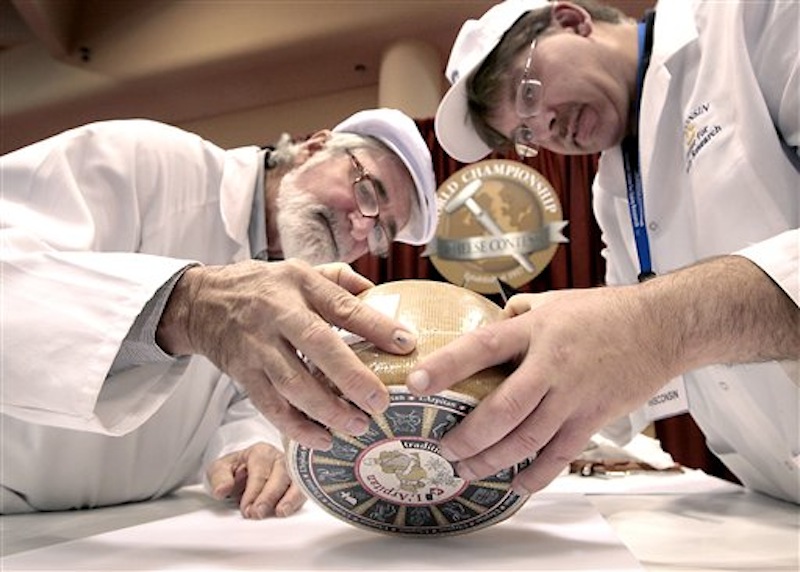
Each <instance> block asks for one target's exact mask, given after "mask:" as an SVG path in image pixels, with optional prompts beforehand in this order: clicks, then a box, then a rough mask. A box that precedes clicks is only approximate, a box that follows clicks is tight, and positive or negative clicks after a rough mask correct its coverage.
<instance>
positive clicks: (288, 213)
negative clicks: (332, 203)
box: [276, 180, 340, 266]
mask: <svg viewBox="0 0 800 572" xmlns="http://www.w3.org/2000/svg"><path fill="white" fill-rule="evenodd" d="M276 204H277V207H278V215H277V218H276V223H277V226H278V233H279V234H280V237H281V250H282V251H283V257H284V258H299V259H301V260H304V261H306V262H308V263H309V264H311V265H314V266H315V265H317V264H327V263H329V262H338V261H339V260H340V255H339V249H338V248H337V245H336V242H335V240H334V238H333V236H335V235H336V227H335V224H336V220H335V218H333V217H332V216H331V215H330V209H328V208H326V207H324V206H321V205H319V204H317V203H316V202H315V201H313V200H312V199H310V198H309V197H308V196H306V195H305V194H304V193H303V192H302V190H300V189H298V188H297V187H296V186H295V185H294V184H293V181H291V180H288V181H284V182H283V184H281V187H280V189H279V190H278V196H277V199H276ZM329 223H330V224H332V225H334V226H333V227H332V228H331V227H330V226H329ZM331 233H333V235H332V234H331Z"/></svg>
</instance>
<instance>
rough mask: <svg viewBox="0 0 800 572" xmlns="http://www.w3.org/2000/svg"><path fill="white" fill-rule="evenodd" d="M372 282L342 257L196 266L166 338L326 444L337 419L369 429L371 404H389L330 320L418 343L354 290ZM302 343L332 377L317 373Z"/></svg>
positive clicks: (290, 426) (344, 426) (385, 343)
mask: <svg viewBox="0 0 800 572" xmlns="http://www.w3.org/2000/svg"><path fill="white" fill-rule="evenodd" d="M372 286H373V284H372V282H370V281H369V280H367V279H366V278H364V277H363V276H361V275H359V274H357V273H356V272H354V271H353V270H352V269H351V268H350V267H349V266H348V265H346V264H342V263H335V264H327V265H322V266H319V267H311V266H309V265H308V264H306V263H304V262H301V261H299V260H287V261H284V262H262V261H245V262H240V263H237V264H231V265H227V266H197V267H192V268H189V269H188V270H186V272H185V273H184V274H183V276H182V277H181V278H180V280H179V281H178V283H177V284H176V286H175V289H174V290H173V292H172V294H171V296H170V299H169V301H168V303H167V307H166V308H165V311H164V313H163V315H162V319H161V322H160V323H159V327H158V331H157V342H158V343H159V345H160V346H161V347H162V348H163V349H164V350H165V351H167V352H168V353H171V354H173V355H185V354H201V355H204V356H206V357H207V358H208V359H210V360H211V361H212V362H213V363H214V364H215V365H216V366H217V367H219V368H220V369H221V370H222V371H224V372H225V373H227V374H228V375H230V376H231V377H232V378H234V379H235V380H237V381H238V382H239V383H241V384H242V385H243V386H244V387H245V389H246V390H247V393H248V396H249V398H250V400H251V401H252V402H253V405H254V406H255V407H256V408H257V409H258V410H259V411H261V413H262V414H264V416H265V417H267V418H268V419H269V420H270V421H272V423H273V424H274V425H275V426H276V427H277V428H278V429H279V430H280V431H281V432H282V433H283V434H284V435H286V436H287V437H288V438H290V439H294V440H296V441H298V442H299V443H301V444H303V445H306V446H308V447H312V448H315V449H321V450H327V449H329V448H330V446H331V443H332V437H331V433H330V432H329V429H330V430H337V431H341V432H344V433H347V434H351V435H358V434H361V433H363V432H364V431H366V429H367V427H368V424H369V417H368V416H367V414H366V413H365V412H369V413H378V412H382V411H384V410H385V409H386V407H387V406H388V404H389V395H388V391H387V389H386V387H385V386H384V384H383V383H381V381H380V380H379V379H378V377H377V375H376V374H375V373H373V372H372V371H371V370H370V369H369V368H367V367H366V366H365V365H364V364H363V363H361V361H360V360H359V359H358V358H357V357H356V355H355V354H354V353H353V351H352V350H351V349H350V348H349V347H348V346H347V344H345V343H344V341H342V339H341V338H340V336H339V335H338V334H337V333H336V332H335V331H334V330H333V329H332V328H331V325H334V326H338V327H341V328H344V329H346V330H348V331H350V332H353V333H355V334H358V335H360V336H362V337H364V338H365V339H367V340H369V341H370V342H372V343H374V344H375V345H376V346H378V347H380V348H381V349H383V350H385V351H388V352H392V353H399V354H405V353H408V352H410V351H412V350H413V349H414V347H415V345H416V337H415V335H414V334H412V333H409V332H408V331H406V329H405V328H404V327H403V326H402V324H400V323H399V322H397V321H395V320H393V319H391V318H389V317H387V316H386V315H384V314H382V313H381V312H379V311H377V310H375V309H373V308H371V307H369V306H368V305H366V304H364V303H363V302H361V301H360V300H359V299H358V298H357V297H356V296H355V295H357V294H358V293H360V292H362V291H364V290H365V289H367V288H370V287H372ZM298 351H299V352H301V353H302V354H303V355H304V356H305V357H306V358H307V359H308V360H309V361H310V362H311V363H313V364H314V365H315V366H316V367H317V368H318V369H319V370H320V371H321V372H322V373H323V374H324V375H325V376H326V377H327V380H326V379H323V378H321V376H320V377H315V376H313V375H312V374H311V373H310V372H309V370H308V368H307V367H306V364H304V363H303V360H302V359H301V357H299V356H298V353H297V352H298ZM329 382H330V383H331V384H332V385H333V387H331V385H329ZM336 390H338V391H336ZM340 394H341V396H340ZM345 398H346V399H345ZM347 400H349V401H351V402H352V403H349V402H348V401H347Z"/></svg>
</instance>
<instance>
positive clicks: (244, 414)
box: [0, 109, 436, 518]
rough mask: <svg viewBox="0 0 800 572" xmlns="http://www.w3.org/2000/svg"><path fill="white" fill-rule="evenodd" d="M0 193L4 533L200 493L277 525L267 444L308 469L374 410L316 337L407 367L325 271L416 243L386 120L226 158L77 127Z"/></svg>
mask: <svg viewBox="0 0 800 572" xmlns="http://www.w3.org/2000/svg"><path fill="white" fill-rule="evenodd" d="M0 177H1V179H0V183H1V184H2V194H1V195H0V234H1V238H2V257H1V259H0V261H1V262H2V279H3V295H2V332H3V340H2V346H3V347H2V367H1V371H2V428H3V431H2V439H1V440H0V456H1V457H2V483H0V485H1V486H0V492H1V493H2V497H1V498H0V502H1V503H2V504H1V506H0V508H1V509H2V512H3V513H13V512H25V511H38V510H65V509H74V508H88V507H98V506H104V505H112V504H118V503H125V502H131V501H140V500H145V499H153V498H157V497H159V496H162V495H165V494H167V493H169V492H170V491H173V490H175V489H176V488H178V487H181V486H183V485H186V484H190V483H194V482H198V481H199V480H201V479H204V480H205V483H206V485H207V488H208V490H209V492H210V493H211V494H212V495H213V496H215V497H217V498H220V499H224V498H231V499H233V500H234V501H235V502H236V503H237V505H238V506H239V509H240V510H241V513H242V514H243V515H244V516H245V517H246V518H263V517H265V516H268V515H273V514H275V515H279V516H285V515H288V514H291V513H293V512H295V511H296V510H297V509H298V508H299V507H300V506H301V505H302V503H303V501H304V498H303V495H302V493H301V492H300V491H299V490H298V489H296V488H295V487H294V486H292V485H291V482H290V479H289V477H288V473H287V471H286V468H285V466H284V461H283V453H282V447H281V439H282V437H288V438H293V439H297V440H298V441H300V442H302V443H305V444H308V445H310V446H314V447H317V448H323V449H325V448H327V447H329V446H330V442H331V435H330V433H329V430H333V429H335V430H340V431H345V432H348V433H350V434H359V433H361V432H363V431H365V430H366V428H367V419H368V418H367V414H368V412H376V411H382V410H383V409H384V408H385V407H386V406H387V405H388V395H387V391H386V389H385V387H384V386H383V384H382V383H380V381H379V380H378V378H377V376H376V375H375V374H374V373H373V372H371V371H370V370H368V369H367V368H366V367H365V366H363V364H361V363H360V362H359V361H358V360H357V358H356V357H355V356H354V354H353V353H352V352H351V351H350V350H349V348H348V347H347V346H346V344H345V343H344V342H343V341H342V340H341V339H340V337H339V336H338V335H337V334H336V333H335V331H334V329H333V328H331V325H335V326H339V327H342V328H345V329H347V330H348V331H351V332H354V333H357V334H359V335H361V336H363V337H365V338H367V339H369V340H370V341H373V342H374V343H376V344H377V345H378V346H380V347H383V348H384V349H386V350H387V351H392V352H394V353H407V352H409V351H411V350H413V348H414V345H415V336H414V334H413V333H412V332H408V331H407V329H406V328H405V327H404V326H403V325H402V324H400V323H397V322H396V321H394V320H392V319H390V318H388V317H387V316H384V315H383V314H381V313H379V312H377V311H376V310H373V309H371V308H369V307H368V306H366V305H365V304H362V303H361V302H359V300H358V298H357V297H356V295H357V294H358V293H359V292H361V291H363V290H364V289H366V288H369V287H370V286H371V285H372V284H371V282H369V281H368V280H367V279H365V278H364V277H362V276H360V275H358V274H356V273H355V272H353V271H352V270H351V269H350V267H349V266H347V264H342V263H348V262H352V261H354V260H356V259H357V258H358V257H360V256H362V255H364V254H367V253H368V252H371V253H372V254H375V255H379V256H380V255H385V254H386V253H387V250H388V248H389V246H390V243H391V242H392V241H395V240H396V241H401V242H406V243H409V244H424V243H426V242H428V240H430V238H431V237H432V235H433V233H434V230H435V226H436V224H435V223H436V207H435V194H434V193H435V182H434V175H433V169H432V165H431V158H430V153H429V150H428V148H427V145H426V144H425V142H424V140H423V139H422V137H421V135H420V133H419V131H418V130H417V127H416V125H415V124H414V122H413V120H411V119H410V118H409V117H407V116H405V115H404V114H402V113H401V112H399V111H397V110H391V109H379V110H368V111H362V112H359V113H357V114H355V115H353V116H351V117H349V118H347V119H346V120H344V121H343V122H342V123H341V124H339V125H338V126H336V127H335V128H334V129H333V130H323V131H320V132H318V133H315V134H314V135H312V136H311V137H310V138H308V139H307V140H304V141H302V142H293V141H291V140H290V138H289V137H288V136H284V137H283V138H282V139H281V140H280V141H279V142H278V143H277V145H276V146H275V147H274V148H259V147H255V146H251V147H242V148H237V149H230V150H224V149H221V148H219V147H217V146H216V145H214V144H212V143H211V142H209V141H206V140H204V139H202V138H201V137H199V136H197V135H194V134H191V133H188V132H186V131H183V130H180V129H177V128H175V127H172V126H168V125H165V124H161V123H156V122H153V121H148V120H118V121H106V122H98V123H94V124H89V125H86V126H83V127H79V128H76V129H73V130H70V131H67V132H64V133H62V134H59V135H56V136H53V137H51V138H49V139H46V140H44V141H41V142H38V143H35V144H33V145H30V146H28V147H25V148H22V149H19V150H17V151H14V152H11V153H9V154H7V155H5V156H3V157H2V158H0ZM268 261H269V262H268ZM312 265H314V266H312ZM307 362H311V363H313V364H314V366H316V367H317V368H318V369H319V370H321V371H322V372H323V373H324V374H325V375H326V376H327V377H328V380H329V381H330V382H331V383H332V384H333V385H335V386H337V388H338V391H336V392H335V391H334V390H333V389H332V388H331V387H330V386H329V385H327V382H325V383H323V381H324V380H320V379H319V378H318V377H317V376H314V375H311V373H310V371H309V367H308V363H307ZM265 416H266V417H267V418H268V419H269V421H268V420H267V419H266V418H265ZM270 421H271V422H270Z"/></svg>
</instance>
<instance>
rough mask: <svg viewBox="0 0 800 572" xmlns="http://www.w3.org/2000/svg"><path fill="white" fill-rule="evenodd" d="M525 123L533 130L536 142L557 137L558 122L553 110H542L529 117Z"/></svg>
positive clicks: (543, 141)
mask: <svg viewBox="0 0 800 572" xmlns="http://www.w3.org/2000/svg"><path fill="white" fill-rule="evenodd" d="M525 123H526V124H527V125H528V128H529V129H530V130H531V131H533V135H534V137H535V141H536V142H537V143H546V142H547V141H550V140H551V139H554V138H556V137H558V123H557V121H556V114H555V112H554V111H546V110H544V109H543V110H542V111H541V112H540V113H537V114H536V115H534V116H532V117H529V118H528V119H527V120H526V121H525Z"/></svg>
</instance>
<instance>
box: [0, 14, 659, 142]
mask: <svg viewBox="0 0 800 572" xmlns="http://www.w3.org/2000/svg"><path fill="white" fill-rule="evenodd" d="M494 3H495V2H494V1H491V0H490V1H481V0H0V122H2V132H0V152H6V151H9V150H11V149H14V148H16V147H18V146H20V145H23V144H26V143H29V142H31V141H34V140H36V139H38V138H41V137H44V136H47V135H49V134H50V133H52V132H55V131H57V130H60V129H62V128H66V127H68V126H72V125H76V124H79V123H84V122H87V121H91V120H94V119H103V118H110V117H121V116H132V115H136V116H140V117H151V118H154V119H159V120H162V121H167V122H171V123H180V122H186V121H192V120H197V119H200V118H204V117H214V116H219V115H223V114H226V113H231V112H235V111H240V110H246V109H251V108H255V107H260V106H267V105H272V104H276V103H280V102H285V101H291V100H293V99H298V98H308V97H313V96H319V95H324V94H330V93H336V92H341V91H345V90H349V89H355V88H359V87H363V86H369V85H375V84H377V82H378V73H379V66H380V59H381V56H382V54H383V53H384V52H385V50H386V49H387V48H388V47H390V46H391V45H392V44H393V43H395V42H397V41H398V40H407V39H416V40H422V41H425V42H428V43H430V44H431V45H433V46H434V47H435V48H436V49H437V50H438V51H439V52H440V53H441V54H442V60H443V66H444V61H445V59H446V56H447V53H448V52H449V49H450V46H451V45H452V42H453V40H454V38H455V35H456V33H457V31H458V29H459V28H460V26H461V24H462V23H463V22H464V21H465V20H466V19H469V18H474V17H478V16H480V15H481V14H482V13H483V12H485V11H486V9H487V8H488V7H489V6H491V5H493V4H494ZM611 3H612V4H614V5H616V6H618V7H619V8H621V9H622V10H624V11H625V12H626V13H628V14H630V15H632V16H636V17H638V16H640V15H641V13H642V11H643V10H644V8H645V7H646V6H649V5H650V4H651V3H650V2H643V1H641V0H629V1H625V0H618V1H613V0H612V2H611Z"/></svg>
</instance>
